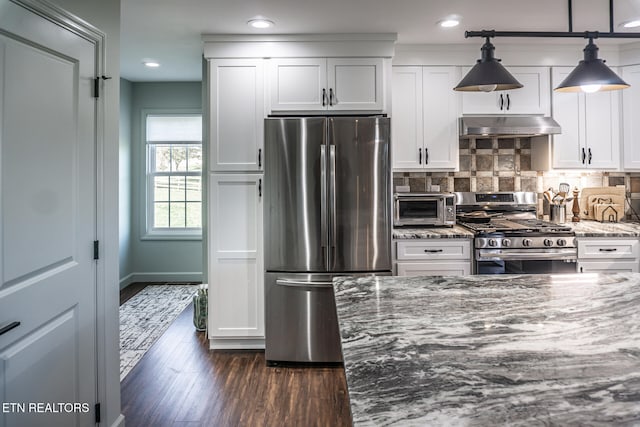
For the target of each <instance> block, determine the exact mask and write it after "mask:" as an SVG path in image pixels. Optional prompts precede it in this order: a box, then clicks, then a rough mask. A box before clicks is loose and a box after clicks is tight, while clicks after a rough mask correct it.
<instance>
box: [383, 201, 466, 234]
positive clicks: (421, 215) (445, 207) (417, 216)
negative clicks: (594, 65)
mask: <svg viewBox="0 0 640 427" xmlns="http://www.w3.org/2000/svg"><path fill="white" fill-rule="evenodd" d="M393 204H394V207H393V212H394V214H393V225H394V226H396V227H398V226H410V225H431V226H450V227H451V226H453V225H455V223H456V202H455V195H454V194H452V193H396V194H394V196H393Z"/></svg>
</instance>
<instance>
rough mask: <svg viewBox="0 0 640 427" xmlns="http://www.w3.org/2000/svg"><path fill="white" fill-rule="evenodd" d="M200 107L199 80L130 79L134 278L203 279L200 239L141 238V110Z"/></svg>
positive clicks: (142, 149) (142, 181)
mask: <svg viewBox="0 0 640 427" xmlns="http://www.w3.org/2000/svg"><path fill="white" fill-rule="evenodd" d="M201 108H202V84H201V83H200V82H168V83H137V82H134V83H132V108H131V148H132V149H131V161H132V167H131V189H132V191H131V196H132V198H131V200H132V203H131V212H132V215H131V273H132V274H133V279H134V280H135V281H187V280H188V281H191V280H202V271H203V270H202V241H201V240H143V239H142V238H141V237H142V236H143V235H144V232H145V229H144V208H145V206H144V199H145V191H144V188H145V187H144V186H145V146H144V145H145V143H144V141H143V139H142V138H143V137H144V135H143V111H144V110H163V109H165V110H172V109H195V110H201Z"/></svg>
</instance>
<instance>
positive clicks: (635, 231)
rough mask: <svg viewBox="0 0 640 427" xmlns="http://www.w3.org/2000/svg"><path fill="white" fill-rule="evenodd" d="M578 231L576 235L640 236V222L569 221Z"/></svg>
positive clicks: (568, 223)
mask: <svg viewBox="0 0 640 427" xmlns="http://www.w3.org/2000/svg"><path fill="white" fill-rule="evenodd" d="M566 225H570V226H571V228H573V230H574V231H575V233H576V237H640V224H638V223H637V222H598V221H584V220H582V221H580V222H570V221H567V222H566Z"/></svg>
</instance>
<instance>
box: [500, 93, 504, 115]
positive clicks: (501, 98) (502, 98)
mask: <svg viewBox="0 0 640 427" xmlns="http://www.w3.org/2000/svg"><path fill="white" fill-rule="evenodd" d="M503 108H504V97H503V96H502V94H500V111H502V110H503Z"/></svg>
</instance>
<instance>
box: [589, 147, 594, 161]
mask: <svg viewBox="0 0 640 427" xmlns="http://www.w3.org/2000/svg"><path fill="white" fill-rule="evenodd" d="M592 158H593V156H592V155H591V148H589V164H591V159H592Z"/></svg>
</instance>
